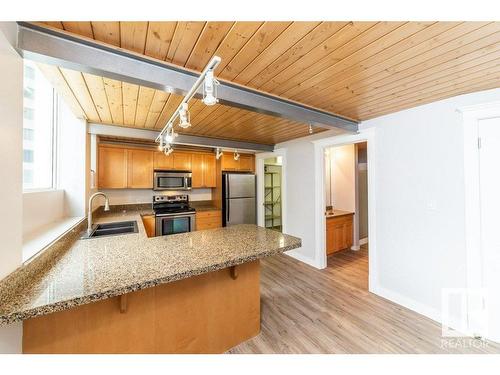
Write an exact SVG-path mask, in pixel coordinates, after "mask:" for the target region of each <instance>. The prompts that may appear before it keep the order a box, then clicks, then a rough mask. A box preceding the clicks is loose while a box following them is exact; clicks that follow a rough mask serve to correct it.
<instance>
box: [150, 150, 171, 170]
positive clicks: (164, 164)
mask: <svg viewBox="0 0 500 375" xmlns="http://www.w3.org/2000/svg"><path fill="white" fill-rule="evenodd" d="M173 168H174V157H173V156H172V154H170V155H168V156H167V155H165V154H164V153H163V152H155V153H154V169H173Z"/></svg>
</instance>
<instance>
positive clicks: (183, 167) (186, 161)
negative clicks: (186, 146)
mask: <svg viewBox="0 0 500 375" xmlns="http://www.w3.org/2000/svg"><path fill="white" fill-rule="evenodd" d="M173 156H174V169H177V170H179V171H190V170H191V154H188V153H176V152H174V153H173Z"/></svg>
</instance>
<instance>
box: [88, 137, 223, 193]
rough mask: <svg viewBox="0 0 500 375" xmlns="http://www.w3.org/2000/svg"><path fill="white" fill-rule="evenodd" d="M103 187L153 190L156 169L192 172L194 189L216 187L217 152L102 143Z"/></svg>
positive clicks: (100, 182)
mask: <svg viewBox="0 0 500 375" xmlns="http://www.w3.org/2000/svg"><path fill="white" fill-rule="evenodd" d="M98 168H99V170H98V187H99V188H100V189H126V188H129V189H152V188H153V173H154V170H155V169H164V170H179V171H181V170H182V171H192V173H193V181H192V186H193V188H212V187H216V160H215V155H213V154H209V153H202V152H200V153H197V152H186V151H174V152H173V153H172V154H170V155H168V156H167V155H165V154H164V153H162V152H158V151H153V150H146V149H140V148H126V147H121V146H117V145H106V144H103V145H99V166H98Z"/></svg>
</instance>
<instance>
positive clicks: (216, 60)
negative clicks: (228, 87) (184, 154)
mask: <svg viewBox="0 0 500 375" xmlns="http://www.w3.org/2000/svg"><path fill="white" fill-rule="evenodd" d="M220 62H221V58H220V57H219V56H213V57H212V58H211V59H210V61H209V62H208V64H207V66H206V67H205V69H203V71H202V72H201V74H200V76H199V77H198V78H197V79H196V82H195V83H194V84H193V86H192V87H191V89H189V91H188V92H187V94H186V95H185V96H184V99H183V100H182V101H181V102H180V103H179V105H178V106H177V108H176V110H175V111H174V112H173V113H172V115H171V116H170V119H169V120H168V121H167V123H166V124H165V126H164V127H163V129H162V130H161V132H160V134H158V136H157V137H156V139H155V141H156V142H158V143H159V144H160V146H159V148H160V150H165V152H167V151H168V150H170V148H171V147H170V145H171V142H173V140H174V138H175V136H176V134H175V133H174V132H173V130H172V129H171V128H173V126H174V124H175V123H176V120H177V118H179V123H178V124H179V126H180V127H181V128H183V129H186V128H189V127H190V126H191V118H190V117H191V116H190V113H189V110H188V102H189V100H191V99H192V98H193V97H194V96H195V95H196V93H197V92H199V89H200V86H201V85H203V103H204V104H206V105H214V104H216V103H217V85H218V84H219V82H218V81H217V80H216V79H215V78H214V70H215V68H217V66H218V65H219V64H220ZM167 91H169V92H170V91H172V90H171V88H170V87H168V88H167ZM168 132H171V133H170V135H166V133H168Z"/></svg>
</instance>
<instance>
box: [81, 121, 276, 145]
mask: <svg viewBox="0 0 500 375" xmlns="http://www.w3.org/2000/svg"><path fill="white" fill-rule="evenodd" d="M88 133H89V134H96V135H103V136H108V137H122V138H132V139H144V140H151V141H154V140H155V139H156V137H158V134H160V132H159V131H157V130H151V129H138V128H127V127H124V126H116V125H104V124H94V123H89V126H88ZM175 144H176V145H188V146H204V147H214V148H216V147H219V148H222V149H231V150H232V149H237V150H242V151H243V150H245V151H256V152H270V151H273V150H274V146H273V145H265V144H261V143H253V142H243V141H233V140H228V139H219V138H210V137H201V136H198V135H187V134H179V136H178V137H177V138H175Z"/></svg>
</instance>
